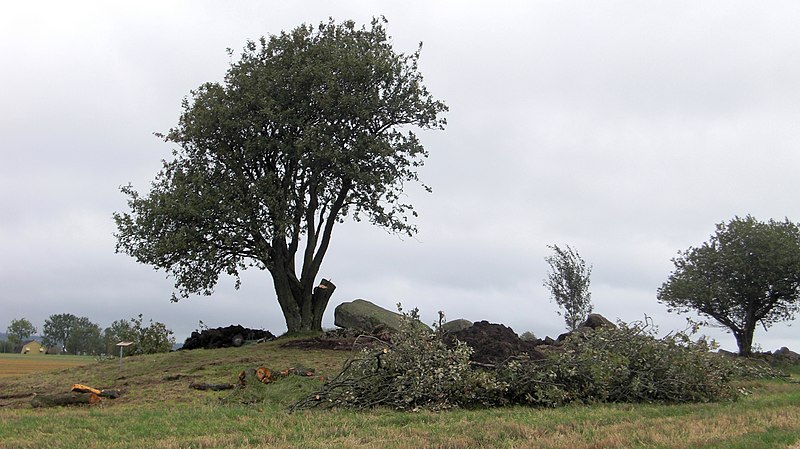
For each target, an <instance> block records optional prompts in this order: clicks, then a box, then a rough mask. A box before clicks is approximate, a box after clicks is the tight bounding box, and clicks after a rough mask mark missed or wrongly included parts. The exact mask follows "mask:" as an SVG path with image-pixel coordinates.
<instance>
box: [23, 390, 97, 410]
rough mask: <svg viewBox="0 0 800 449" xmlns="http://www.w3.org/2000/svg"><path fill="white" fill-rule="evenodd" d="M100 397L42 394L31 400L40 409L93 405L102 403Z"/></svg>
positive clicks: (34, 406) (79, 394) (82, 394)
mask: <svg viewBox="0 0 800 449" xmlns="http://www.w3.org/2000/svg"><path fill="white" fill-rule="evenodd" d="M100 401H101V399H100V396H98V395H96V394H94V393H61V394H51V395H46V394H40V395H36V396H34V397H33V399H31V406H32V407H33V408H40V407H60V406H67V405H92V404H97V403H98V402H100Z"/></svg>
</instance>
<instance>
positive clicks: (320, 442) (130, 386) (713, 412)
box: [0, 342, 800, 449]
mask: <svg viewBox="0 0 800 449" xmlns="http://www.w3.org/2000/svg"><path fill="white" fill-rule="evenodd" d="M347 356H348V354H347V353H345V352H340V351H321V350H312V351H308V350H298V349H284V348H281V347H280V344H279V342H270V343H263V344H259V345H252V346H245V347H241V348H230V349H218V350H195V351H180V352H176V353H170V354H157V355H149V356H139V357H131V358H126V359H125V364H124V368H123V370H122V371H121V372H120V370H119V364H118V361H116V360H108V361H102V362H94V363H92V364H89V365H85V366H79V367H71V368H66V369H61V370H57V371H47V372H41V373H37V374H36V375H34V376H31V375H30V374H28V375H24V376H16V377H4V378H0V398H2V399H0V448H40V447H47V448H88V449H93V448H98V449H99V448H117V447H119V448H148V449H173V448H175V449H177V448H261V447H269V448H273V447H275V448H278V447H280V448H365V447H366V448H415V447H419V448H481V447H486V448H490V447H491V448H494V447H498V448H570V449H572V448H596V449H600V448H720V449H721V448H726V449H727V448H734V449H735V448H740V449H744V448H747V449H759V448H763V449H766V448H770V449H772V448H800V443H798V442H799V441H800V384H798V383H793V382H786V381H775V380H772V381H760V382H749V383H746V384H742V385H741V387H742V388H743V389H745V390H747V391H748V394H747V395H744V396H742V397H741V398H740V399H739V400H738V401H735V402H723V403H711V404H683V405H662V404H635V405H634V404H597V405H572V406H568V407H563V408H558V409H532V408H527V407H510V408H498V409H487V410H454V411H448V412H440V413H432V412H418V413H404V412H396V411H392V410H385V409H378V410H373V411H369V412H353V411H348V410H327V411H305V412H301V413H296V414H289V413H287V412H286V407H287V406H288V405H289V404H291V403H292V402H294V401H295V400H297V399H299V398H300V397H302V396H303V395H304V394H307V393H310V392H312V391H314V390H315V389H316V388H317V387H318V386H319V385H320V384H321V382H322V381H321V380H320V379H319V378H300V377H288V378H285V379H282V380H280V381H278V382H276V383H274V384H270V385H262V384H256V385H253V386H249V387H248V388H246V389H244V390H235V391H222V392H208V391H197V390H192V389H189V388H188V384H189V383H190V382H207V383H223V382H224V383H234V382H236V376H237V374H238V373H239V371H240V370H242V369H244V368H255V367H258V366H267V367H269V368H271V369H275V370H280V369H284V368H288V367H292V366H296V365H303V366H306V367H312V368H315V369H316V370H317V373H318V374H319V375H321V376H326V375H327V376H331V375H333V374H335V373H336V372H338V370H339V369H340V367H341V364H342V363H343V361H344V360H345V358H346V357H347ZM798 375H800V372H795V377H794V379H795V380H797V379H798ZM73 383H82V384H87V385H91V386H94V387H98V388H108V387H115V388H120V389H122V390H123V395H122V397H120V398H119V399H116V400H105V401H104V402H102V403H101V404H98V405H94V406H82V407H73V408H66V407H65V408H54V409H33V408H31V407H30V396H29V395H28V394H29V393H31V392H39V393H47V392H50V393H55V392H65V391H68V390H69V388H70V386H71V385H72V384H73Z"/></svg>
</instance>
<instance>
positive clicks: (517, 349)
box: [445, 321, 544, 363]
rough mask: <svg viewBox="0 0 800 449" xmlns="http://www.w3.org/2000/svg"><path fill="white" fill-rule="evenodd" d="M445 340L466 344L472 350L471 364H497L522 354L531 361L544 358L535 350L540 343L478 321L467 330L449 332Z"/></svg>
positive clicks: (508, 329)
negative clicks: (525, 354)
mask: <svg viewBox="0 0 800 449" xmlns="http://www.w3.org/2000/svg"><path fill="white" fill-rule="evenodd" d="M445 339H446V341H447V342H448V343H453V342H455V340H456V339H458V340H459V341H463V342H464V343H466V344H468V345H469V346H470V347H471V348H472V349H473V350H474V352H473V353H472V356H471V357H470V360H472V361H473V362H479V363H499V362H503V361H505V360H507V359H508V358H509V357H513V356H518V355H521V354H522V353H527V354H528V355H529V356H530V357H531V358H533V359H541V358H544V354H542V352H540V351H539V350H538V349H536V346H537V345H538V344H540V342H538V341H526V340H522V339H520V338H519V336H518V335H517V334H516V333H515V332H514V330H513V329H511V328H510V327H506V326H504V325H502V324H494V323H490V322H488V321H478V322H477V323H475V324H473V325H472V326H471V327H469V328H467V329H464V330H460V331H457V332H451V333H449V334H447V335H446V336H445Z"/></svg>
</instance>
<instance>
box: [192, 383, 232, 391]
mask: <svg viewBox="0 0 800 449" xmlns="http://www.w3.org/2000/svg"><path fill="white" fill-rule="evenodd" d="M234 387H235V385H233V384H198V383H190V384H189V388H191V389H193V390H211V391H221V390H232V389H233V388H234Z"/></svg>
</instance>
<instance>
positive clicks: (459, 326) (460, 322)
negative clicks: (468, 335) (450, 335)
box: [442, 318, 472, 332]
mask: <svg viewBox="0 0 800 449" xmlns="http://www.w3.org/2000/svg"><path fill="white" fill-rule="evenodd" d="M470 327H472V321H470V320H465V319H463V318H459V319H457V320H452V321H448V322H446V323H444V324H442V331H443V332H458V331H463V330H464V329H468V328H470Z"/></svg>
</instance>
